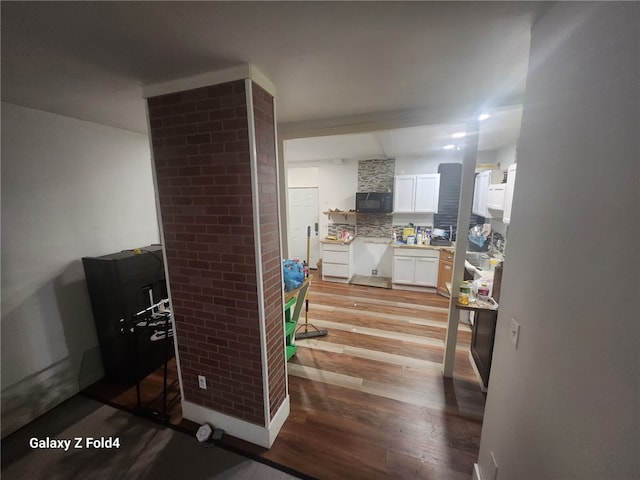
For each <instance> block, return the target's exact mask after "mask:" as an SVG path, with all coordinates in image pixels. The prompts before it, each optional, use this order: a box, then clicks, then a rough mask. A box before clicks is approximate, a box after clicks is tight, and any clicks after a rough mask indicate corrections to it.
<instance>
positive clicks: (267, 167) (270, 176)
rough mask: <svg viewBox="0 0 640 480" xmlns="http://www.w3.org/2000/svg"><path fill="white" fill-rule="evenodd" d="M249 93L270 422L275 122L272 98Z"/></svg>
mask: <svg viewBox="0 0 640 480" xmlns="http://www.w3.org/2000/svg"><path fill="white" fill-rule="evenodd" d="M252 90H253V95H252V98H253V111H254V115H255V132H256V150H257V154H258V158H257V160H258V169H257V173H258V191H259V198H260V204H259V210H260V245H261V249H262V250H261V255H262V258H261V263H262V275H263V285H264V304H265V327H266V328H265V330H266V337H267V365H268V378H269V408H270V412H269V414H270V418H273V416H274V415H275V414H276V412H277V411H278V408H279V407H280V405H282V403H283V402H284V399H285V396H286V383H285V381H286V378H285V376H286V371H285V359H284V347H283V345H284V340H283V338H284V328H283V320H282V308H283V305H282V264H281V261H282V255H281V252H280V234H279V232H280V225H279V223H278V214H279V213H278V190H277V188H278V186H277V183H276V182H277V178H276V177H277V171H276V161H277V160H276V144H275V120H274V111H273V97H272V96H271V95H270V94H269V93H268V92H266V91H265V90H264V89H262V88H261V87H260V86H258V85H256V84H255V83H253V84H252Z"/></svg>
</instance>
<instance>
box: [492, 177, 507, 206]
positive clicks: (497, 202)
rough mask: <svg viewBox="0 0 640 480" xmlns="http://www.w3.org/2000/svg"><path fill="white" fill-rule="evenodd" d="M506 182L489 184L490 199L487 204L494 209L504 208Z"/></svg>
mask: <svg viewBox="0 0 640 480" xmlns="http://www.w3.org/2000/svg"><path fill="white" fill-rule="evenodd" d="M506 187H507V184H506V183H498V184H495V185H489V200H488V201H487V206H488V207H489V208H490V209H492V210H504V192H505V190H506Z"/></svg>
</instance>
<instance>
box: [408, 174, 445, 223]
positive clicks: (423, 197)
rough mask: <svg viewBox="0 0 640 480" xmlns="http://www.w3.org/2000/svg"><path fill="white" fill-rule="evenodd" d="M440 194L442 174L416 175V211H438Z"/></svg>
mask: <svg viewBox="0 0 640 480" xmlns="http://www.w3.org/2000/svg"><path fill="white" fill-rule="evenodd" d="M439 196H440V174H439V173H431V174H426V175H416V194H415V197H416V200H415V204H414V212H417V213H438V198H439Z"/></svg>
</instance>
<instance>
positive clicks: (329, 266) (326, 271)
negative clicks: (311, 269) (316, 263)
mask: <svg viewBox="0 0 640 480" xmlns="http://www.w3.org/2000/svg"><path fill="white" fill-rule="evenodd" d="M322 275H323V276H325V277H341V278H349V265H342V264H337V263H326V262H325V261H324V260H322Z"/></svg>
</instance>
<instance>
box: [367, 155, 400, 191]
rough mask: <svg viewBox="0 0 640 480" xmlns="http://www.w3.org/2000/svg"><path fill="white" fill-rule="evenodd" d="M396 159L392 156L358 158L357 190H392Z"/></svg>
mask: <svg viewBox="0 0 640 480" xmlns="http://www.w3.org/2000/svg"><path fill="white" fill-rule="evenodd" d="M395 171H396V161H395V159H393V158H387V159H376V160H360V161H359V162H358V192H393V180H394V176H395Z"/></svg>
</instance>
